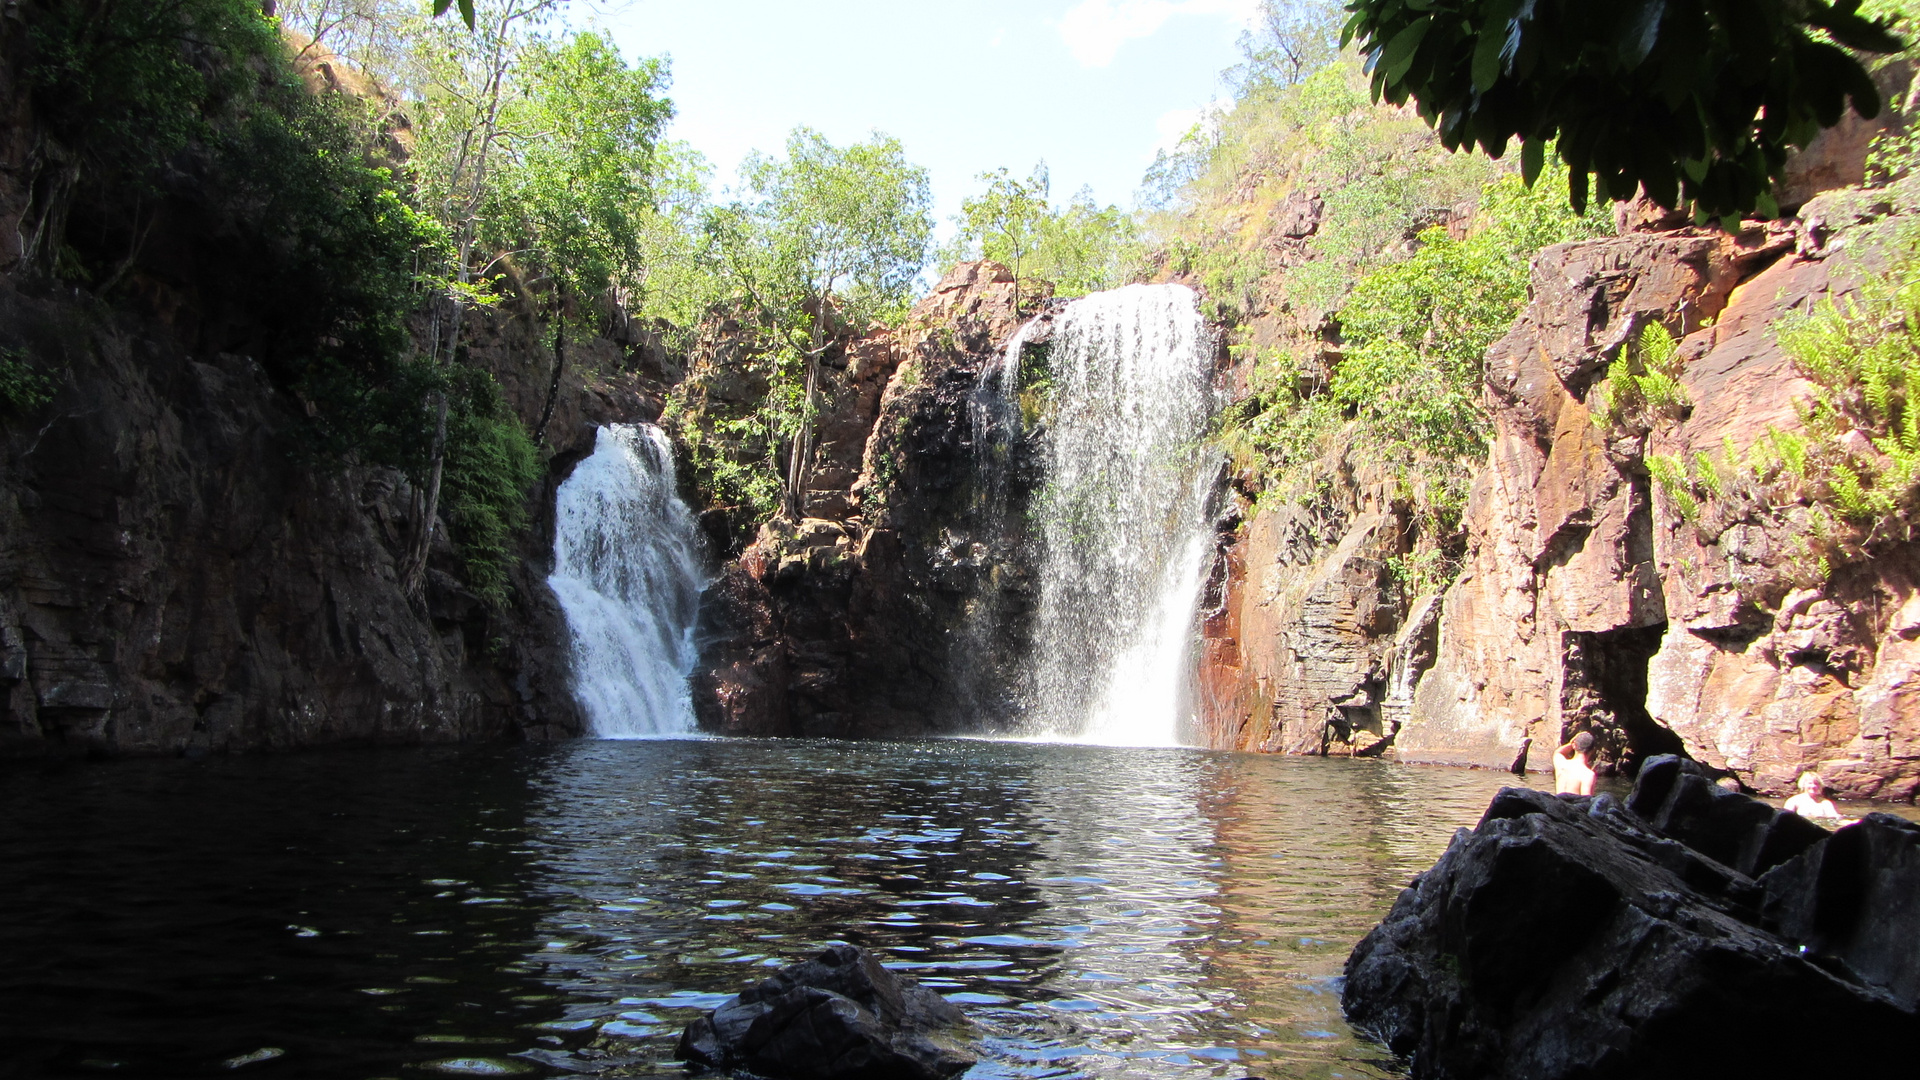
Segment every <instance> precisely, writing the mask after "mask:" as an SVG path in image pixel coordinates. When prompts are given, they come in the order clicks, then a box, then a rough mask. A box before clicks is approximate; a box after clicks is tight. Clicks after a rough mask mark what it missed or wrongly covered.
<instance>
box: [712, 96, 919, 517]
mask: <svg viewBox="0 0 1920 1080" xmlns="http://www.w3.org/2000/svg"><path fill="white" fill-rule="evenodd" d="M786 149H787V156H786V157H785V158H784V159H783V158H774V157H769V156H767V155H765V154H758V153H756V154H753V155H750V156H749V157H748V158H747V160H746V161H745V162H743V163H742V164H741V166H740V174H741V179H742V182H743V186H744V188H745V190H746V193H747V194H748V196H749V197H748V198H747V199H746V200H743V201H739V202H736V203H734V204H732V205H731V206H728V207H725V208H722V209H720V210H718V211H716V212H714V213H713V214H711V215H709V228H710V230H711V231H712V233H713V234H714V236H715V238H716V240H717V241H718V242H719V246H720V250H721V253H722V257H723V258H724V261H725V266H726V271H727V274H728V276H729V278H730V279H731V280H732V281H733V282H735V283H736V285H737V286H738V287H739V288H740V290H741V291H742V292H743V293H745V294H746V296H747V297H748V299H749V302H750V303H751V305H752V306H753V307H754V308H756V309H757V310H758V311H759V313H760V315H761V317H762V318H763V320H765V321H766V322H767V323H768V324H769V325H770V326H772V327H773V328H774V329H775V331H776V333H777V334H778V335H779V336H780V337H781V339H782V343H783V344H784V345H785V347H786V348H787V349H789V350H790V351H791V353H792V354H793V355H794V356H795V357H796V358H797V359H798V361H799V366H800V368H801V381H802V385H803V389H802V390H801V393H800V400H799V401H798V403H797V409H796V410H795V413H796V415H794V416H793V417H791V419H790V427H791V432H790V436H791V442H790V444H789V447H788V459H787V469H786V502H787V507H786V509H787V512H788V513H789V514H790V515H792V516H795V517H798V516H799V514H800V511H801V498H800V496H801V491H802V490H803V487H804V485H805V482H806V472H807V461H808V457H809V456H810V454H811V453H812V450H813V416H814V413H815V411H816V408H817V396H818V383H819V363H820V354H821V353H822V352H824V351H825V350H826V348H827V346H828V345H829V344H830V341H829V335H828V329H829V325H830V324H829V320H830V319H831V318H832V316H833V313H834V312H835V311H836V310H837V311H838V312H839V313H840V314H841V315H842V316H843V317H845V318H847V319H848V320H849V321H851V322H854V323H861V322H866V321H869V320H872V319H874V318H877V317H879V316H881V315H883V314H886V313H889V312H895V311H898V310H900V309H902V308H904V306H905V304H906V300H907V296H908V291H909V289H910V288H911V287H912V284H913V279H914V277H915V275H917V274H918V273H919V272H920V268H921V267H922V266H923V265H925V263H926V258H927V243H928V240H929V239H930V237H931V236H932V233H933V221H932V218H931V217H929V216H928V209H929V207H930V206H931V205H932V202H933V197H932V194H931V191H930V190H929V187H928V184H927V172H926V170H925V169H923V168H921V167H920V166H918V165H913V164H911V163H909V162H908V161H907V159H906V153H905V151H904V150H903V149H902V148H901V146H900V142H899V140H898V139H894V138H892V137H890V136H886V135H882V134H880V133H878V132H875V133H874V135H873V136H872V137H871V138H870V139H868V140H867V141H866V142H860V143H853V144H852V145H849V146H845V147H837V146H834V145H833V144H832V143H830V142H828V141H827V139H826V138H825V137H824V136H822V135H821V134H820V133H819V132H817V131H814V130H812V129H811V128H806V127H799V128H795V129H794V131H793V133H792V134H791V135H789V136H788V137H787V147H786Z"/></svg>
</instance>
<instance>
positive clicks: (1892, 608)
mask: <svg viewBox="0 0 1920 1080" xmlns="http://www.w3.org/2000/svg"><path fill="white" fill-rule="evenodd" d="M1855 136H1856V138H1855V140H1854V142H1853V143H1851V144H1849V145H1851V146H1852V147H1853V149H1854V150H1855V151H1858V150H1859V149H1860V148H1861V146H1862V141H1863V137H1860V136H1859V134H1858V133H1857V132H1856V133H1855ZM1842 149H1844V147H1843V148H1842ZM1842 156H1843V157H1844V155H1842ZM1830 174H1831V175H1830ZM1796 175H1798V176H1803V177H1805V176H1813V177H1814V178H1813V179H1811V180H1808V181H1807V182H1808V184H1810V185H1812V186H1814V187H1821V186H1827V185H1832V184H1836V183H1837V182H1838V181H1839V180H1841V179H1844V178H1846V177H1847V176H1848V175H1851V177H1852V179H1853V180H1855V181H1856V182H1857V180H1858V178H1859V176H1860V171H1859V163H1858V155H1857V153H1856V155H1855V159H1854V161H1853V162H1852V163H1851V167H1849V163H1848V162H1846V161H1844V160H1843V161H1841V162H1839V164H1837V165H1836V164H1834V163H1833V162H1832V161H1829V162H1828V163H1827V164H1826V165H1823V166H1822V167H1821V168H1820V169H1812V168H1811V167H1810V166H1807V165H1805V164H1804V163H1803V164H1801V165H1800V166H1799V168H1798V172H1797V173H1796ZM1910 200H1911V197H1910V196H1908V195H1906V194H1905V192H1904V189H1903V188H1899V187H1896V188H1895V189H1883V190H1880V191H1868V190H1862V189H1859V188H1847V189H1843V190H1836V191H1831V192H1829V193H1827V194H1825V195H1820V196H1818V197H1815V198H1810V199H1809V200H1808V201H1807V202H1806V203H1805V205H1804V206H1802V207H1801V208H1800V210H1799V212H1798V216H1797V217H1793V218H1789V219H1786V220H1783V221H1781V222H1776V223H1770V224H1765V225H1762V224H1758V223H1755V224H1750V225H1749V226H1748V227H1746V228H1745V229H1744V230H1743V231H1742V232H1740V233H1739V234H1738V235H1733V236H1729V235H1726V234H1724V233H1721V232H1719V231H1717V230H1704V229H1695V228H1689V227H1679V226H1678V225H1677V223H1675V222H1672V221H1671V220H1663V219H1662V215H1659V214H1657V213H1648V212H1645V211H1644V210H1641V209H1640V208H1638V207H1636V208H1635V211H1636V212H1635V213H1629V214H1627V215H1625V216H1624V217H1623V220H1622V222H1621V224H1622V233H1621V235H1618V236H1616V237H1609V238H1603V239H1598V240H1592V241H1582V242H1577V243H1572V244H1565V245H1561V246H1558V247H1553V248H1549V249H1546V250H1545V251H1542V252H1541V253H1540V254H1539V256H1538V257H1537V258H1536V260H1535V262H1534V267H1533V284H1532V290H1531V299H1530V302H1529V304H1528V307H1527V309H1526V311H1525V313H1524V315H1523V316H1522V318H1521V319H1520V320H1519V322H1518V323H1517V324H1516V325H1515V326H1514V328H1513V329H1512V331H1511V332H1510V333H1509V334H1508V335H1507V336H1506V337H1505V338H1503V339H1502V340H1501V341H1500V342H1498V343H1497V344H1496V345H1495V347H1494V348H1493V349H1492V350H1491V351H1490V353H1489V355H1488V358H1487V376H1486V395H1487V397H1486V400H1487V403H1488V405H1489V407H1490V412H1491V416H1492V424H1493V432H1492V439H1491V442H1492V447H1491V451H1490V454H1489V457H1488V459H1487V461H1486V463H1485V465H1484V466H1483V467H1482V468H1481V469H1480V470H1479V471H1478V473H1477V476H1476V479H1475V482H1474V484H1473V488H1472V495H1471V498H1470V501H1469V503H1468V506H1467V510H1466V515H1465V528H1466V534H1467V535H1466V549H1465V552H1464V557H1463V566H1462V569H1461V572H1460V573H1459V574H1458V576H1457V578H1456V579H1455V580H1454V581H1453V582H1452V584H1451V585H1450V587H1448V588H1447V589H1446V591H1445V593H1444V595H1414V594H1412V593H1411V590H1409V589H1408V587H1407V586H1406V585H1405V584H1404V583H1403V582H1401V581H1400V580H1398V579H1396V578H1395V576H1394V575H1393V574H1391V573H1390V572H1389V569H1388V562H1389V560H1390V559H1392V558H1393V557H1394V556H1395V555H1397V554H1400V553H1401V552H1404V551H1405V550H1406V545H1407V542H1408V536H1407V534H1408V528H1409V523H1408V520H1407V516H1406V514H1405V512H1404V508H1403V507H1401V506H1400V504H1399V503H1398V502H1396V495H1395V492H1394V491H1393V488H1392V485H1391V483H1390V480H1389V478H1388V477H1386V476H1385V475H1383V474H1382V470H1380V469H1378V467H1377V466H1370V464H1369V463H1366V462H1356V461H1352V460H1349V459H1348V455H1347V454H1346V453H1345V449H1344V448H1341V447H1336V448H1335V449H1333V450H1332V451H1330V452H1329V453H1328V455H1327V457H1326V459H1325V460H1323V461H1322V462H1320V463H1319V464H1318V466H1316V468H1317V470H1318V473H1319V476H1320V477H1321V478H1322V479H1321V481H1320V482H1319V483H1318V485H1317V486H1314V487H1312V488H1311V494H1310V495H1308V496H1304V497H1295V498H1292V499H1285V500H1272V501H1269V502H1263V503H1262V504H1260V505H1259V507H1258V509H1255V508H1253V506H1252V505H1251V504H1250V503H1249V500H1247V499H1245V498H1243V499H1242V500H1241V504H1242V507H1243V515H1244V517H1245V520H1244V521H1239V522H1229V523H1228V525H1229V526H1230V528H1229V531H1228V532H1226V533H1225V534H1224V536H1223V543H1222V547H1221V555H1220V561H1219V566H1218V568H1217V570H1216V579H1215V590H1214V597H1213V604H1212V606H1211V607H1210V609H1209V610H1208V611H1207V612H1205V613H1203V615H1204V623H1203V628H1202V641H1201V645H1200V650H1201V659H1200V674H1199V682H1198V686H1197V691H1198V692H1197V695H1196V698H1197V700H1196V710H1197V714H1198V718H1199V720H1200V723H1201V729H1202V731H1203V733H1204V735H1205V738H1206V740H1207V741H1208V742H1209V743H1210V744H1211V745H1214V746H1218V747H1223V748H1235V749H1245V750H1260V751H1270V752H1271V751H1277V752H1293V753H1343V754H1363V755H1364V754H1380V753H1388V754H1391V755H1392V756H1394V757H1396V758H1398V759H1400V760H1404V761H1415V762H1436V763H1448V764H1467V765H1475V766H1483V767H1496V768H1507V767H1509V766H1510V765H1512V764H1513V763H1514V762H1515V760H1516V758H1518V757H1520V756H1521V755H1522V752H1523V750H1524V749H1525V747H1526V746H1527V743H1528V742H1529V740H1530V741H1531V745H1532V754H1533V756H1532V758H1531V762H1532V764H1531V767H1532V768H1534V769H1540V768H1542V767H1544V765H1545V760H1546V755H1547V754H1548V753H1549V752H1550V751H1551V749H1552V748H1553V747H1554V746H1557V745H1558V744H1559V743H1560V742H1561V741H1563V740H1564V739H1565V738H1567V737H1570V736H1571V734H1572V733H1573V732H1575V731H1577V730H1592V731H1594V732H1595V733H1596V734H1597V735H1598V736H1599V737H1600V741H1601V744H1602V748H1603V750H1602V758H1603V761H1605V762H1607V763H1608V764H1609V765H1611V766H1612V767H1616V768H1625V769H1631V768H1633V767H1634V766H1635V765H1636V764H1637V761H1638V760H1639V759H1640V758H1642V757H1644V756H1646V755H1649V754H1654V753H1663V752H1673V751H1684V752H1685V753H1687V754H1689V755H1691V756H1693V757H1694V758H1696V759H1698V760H1699V761H1701V762H1703V763H1705V764H1707V765H1709V766H1711V767H1713V768H1716V769H1721V770H1725V771H1727V772H1730V773H1732V774H1733V775H1735V776H1737V777H1738V778H1739V779H1740V780H1741V782H1742V783H1744V784H1746V785H1749V786H1750V787H1752V788H1754V789H1757V790H1762V791H1770V792H1778V791H1783V790H1786V789H1787V788H1789V787H1790V786H1791V785H1792V783H1793V781H1794V779H1795V777H1796V776H1797V775H1798V773H1799V772H1800V771H1801V770H1803V769H1817V770H1819V771H1821V772H1822V773H1823V775H1824V776H1826V777H1827V779H1828V782H1829V785H1830V786H1831V787H1833V788H1835V789H1837V790H1838V791H1840V792H1842V793H1843V794H1845V795H1847V796H1852V797H1876V798H1894V799H1910V798H1912V797H1913V794H1914V792H1915V790H1916V788H1917V787H1920V747H1917V746H1916V743H1915V739H1916V735H1920V699H1916V696H1915V695H1916V692H1917V691H1920V683H1917V682H1916V681H1915V666H1914V665H1915V653H1914V649H1915V646H1914V640H1915V638H1916V637H1920V625H1916V619H1917V618H1920V597H1917V596H1916V591H1915V581H1916V577H1915V574H1916V566H1915V563H1914V559H1915V556H1916V554H1917V553H1916V552H1915V551H1913V550H1912V549H1911V548H1910V547H1901V548H1898V549H1895V550H1892V551H1890V552H1887V553H1885V554H1883V555H1881V556H1879V557H1877V558H1875V559H1873V560H1870V561H1860V562H1854V563H1850V564H1846V565H1841V566H1836V567H1834V568H1832V573H1831V575H1830V576H1825V577H1824V578H1823V577H1822V576H1821V575H1819V574H1814V573H1809V571H1808V568H1807V566H1806V565H1805V564H1806V563H1807V562H1808V559H1807V557H1806V555H1805V551H1806V547H1805V545H1804V543H1803V542H1802V540H1803V536H1804V534H1805V533H1806V531H1807V530H1808V528H1809V517H1808V513H1807V508H1806V507H1803V506H1794V507H1787V508H1773V507H1767V506H1765V505H1763V504H1761V503H1757V502H1754V501H1752V500H1748V501H1747V502H1744V503H1742V502H1739V501H1738V500H1731V499H1730V500H1728V501H1727V502H1726V503H1724V504H1722V503H1718V502H1716V503H1715V504H1714V506H1712V507H1709V509H1708V510H1707V511H1705V512H1704V514H1703V518H1702V520H1699V521H1698V522H1697V523H1693V522H1689V521H1687V520H1686V519H1685V516H1684V515H1683V514H1682V512H1681V510H1680V508H1679V507H1677V506H1676V505H1675V502H1674V500H1673V499H1672V498H1671V497H1669V495H1668V494H1667V493H1665V492H1664V491H1663V490H1662V489H1661V488H1660V487H1659V485H1658V484H1656V483H1655V482H1654V481H1653V479H1652V475H1651V470H1650V466H1649V461H1650V459H1652V458H1653V457H1654V456H1656V455H1668V456H1678V458H1679V459H1680V460H1683V461H1685V460H1691V459H1692V458H1693V456H1694V455H1695V454H1696V453H1698V452H1706V453H1708V454H1710V455H1712V454H1720V453H1722V447H1723V446H1725V445H1728V444H1731V445H1733V446H1735V447H1736V448H1737V449H1738V450H1740V451H1744V450H1745V449H1746V448H1748V447H1750V446H1752V445H1753V444H1754V443H1755V442H1757V441H1759V440H1760V439H1761V438H1762V437H1763V436H1766V435H1767V433H1768V431H1769V429H1770V428H1777V429H1780V430H1785V431H1795V430H1800V429H1801V426H1802V425H1801V418H1800V413H1799V411H1798V406H1797V405H1796V401H1797V400H1801V399H1804V398H1805V397H1806V396H1807V395H1808V392H1809V387H1808V386H1807V384H1806V383H1805V382H1804V381H1802V380H1800V379H1799V377H1798V376H1797V375H1796V373H1795V370H1794V368H1793V367H1792V365H1791V363H1790V361H1789V359H1788V358H1787V356H1786V355H1785V353H1784V352H1783V350H1782V349H1781V347H1780V345H1779V344H1778V342H1777V341H1776V339H1775V337H1774V335H1773V332H1772V326H1773V325H1774V323H1775V322H1776V320H1778V319H1779V318H1780V317H1781V316H1782V315H1784V314H1786V313H1788V312H1792V311H1806V310H1810V309H1811V308H1812V307H1813V306H1814V305H1816V304H1819V303H1821V302H1823V301H1824V300H1826V299H1829V298H1833V297H1844V296H1845V295H1846V293H1847V292H1848V291H1849V290H1850V289H1851V288H1853V287H1854V286H1855V285H1856V284H1857V283H1858V282H1859V281H1860V280H1861V278H1862V276H1863V275H1865V274H1866V273H1869V272H1871V271H1872V270H1873V269H1874V268H1875V267H1876V265H1877V262H1876V259H1877V256H1876V254H1875V252H1876V251H1878V250H1879V248H1880V246H1881V245H1882V244H1883V243H1884V241H1885V240H1886V239H1887V237H1889V236H1890V235H1892V233H1893V231H1894V230H1895V229H1897V228H1898V227H1899V221H1900V218H1901V216H1902V215H1904V214H1906V213H1909V212H1910V210H1909V205H1910ZM1656 323H1657V324H1659V325H1660V326H1662V327H1664V328H1665V329H1667V330H1668V331H1670V332H1671V333H1672V335H1673V336H1674V337H1675V338H1676V339H1678V341H1679V350H1680V351H1679V355H1680V357H1681V358H1682V360H1683V362H1684V369H1683V374H1682V375H1681V377H1680V382H1681V383H1682V385H1683V387H1684V391H1685V397H1686V399H1687V401H1688V403H1689V404H1688V407H1687V409H1686V410H1685V412H1684V415H1682V416H1681V417H1679V418H1677V419H1676V420H1675V421H1674V422H1673V423H1670V424H1656V425H1652V426H1651V429H1650V430H1621V429H1619V428H1617V427H1609V426H1608V425H1607V424H1605V423H1603V422H1600V421H1597V420H1596V414H1597V413H1598V412H1599V408H1598V405H1597V401H1596V399H1595V398H1594V396H1593V393H1592V391H1593V388H1594V385H1595V383H1596V382H1597V381H1598V380H1599V378H1600V377H1601V375H1602V373H1603V372H1604V371H1605V369H1606V366H1607V363H1608V362H1609V361H1610V360H1612V359H1614V358H1616V357H1617V356H1619V355H1620V354H1621V350H1622V349H1623V347H1626V346H1627V345H1628V344H1629V342H1630V340H1631V339H1633V337H1634V336H1635V335H1636V334H1637V333H1638V332H1639V331H1640V330H1641V329H1642V328H1643V327H1645V326H1647V325H1649V324H1656ZM1255 329H1256V330H1257V327H1256V328H1255Z"/></svg>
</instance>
